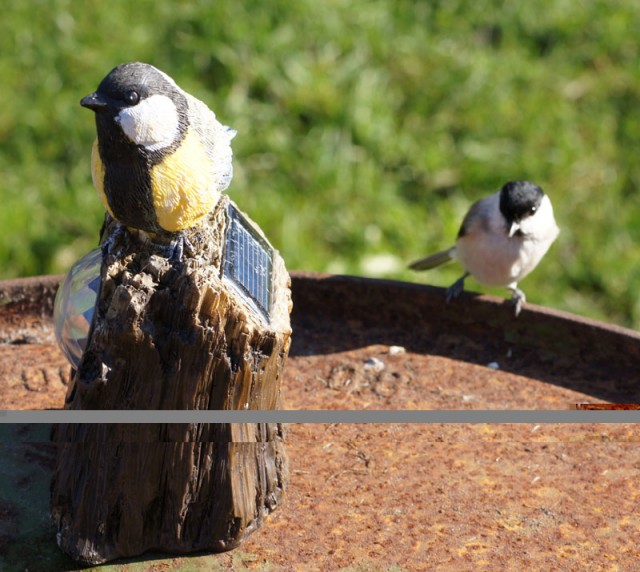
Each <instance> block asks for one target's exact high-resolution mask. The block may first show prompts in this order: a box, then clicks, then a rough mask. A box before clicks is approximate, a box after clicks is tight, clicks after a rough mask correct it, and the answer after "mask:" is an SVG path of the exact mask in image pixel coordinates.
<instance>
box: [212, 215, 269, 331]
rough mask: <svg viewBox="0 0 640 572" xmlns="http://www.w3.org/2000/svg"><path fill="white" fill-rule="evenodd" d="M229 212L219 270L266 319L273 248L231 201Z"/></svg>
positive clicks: (267, 316) (267, 315)
mask: <svg viewBox="0 0 640 572" xmlns="http://www.w3.org/2000/svg"><path fill="white" fill-rule="evenodd" d="M228 212H229V225H228V227H227V237H226V243H225V253H224V263H223V270H222V274H223V276H224V277H225V278H227V279H228V280H230V281H231V282H232V283H233V284H234V285H235V286H236V287H237V288H238V289H239V290H240V292H241V293H242V294H244V296H245V297H246V298H247V299H248V301H249V302H250V303H251V305H253V306H255V307H256V308H257V309H258V311H259V312H261V313H262V315H263V316H264V317H265V318H266V319H267V321H269V318H270V313H271V289H272V288H271V278H272V274H273V248H272V247H271V245H270V244H269V243H268V242H267V241H266V240H264V239H263V238H262V237H261V236H260V235H259V234H258V233H257V232H256V231H255V230H254V229H253V228H252V226H251V225H250V224H249V223H248V221H247V220H246V219H245V218H244V216H242V213H241V212H240V211H239V210H238V209H237V208H235V206H234V205H232V204H230V205H229V211H228Z"/></svg>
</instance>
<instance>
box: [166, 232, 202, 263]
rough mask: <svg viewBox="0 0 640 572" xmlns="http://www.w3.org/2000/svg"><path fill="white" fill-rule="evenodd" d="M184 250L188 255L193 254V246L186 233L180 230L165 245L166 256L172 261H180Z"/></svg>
mask: <svg viewBox="0 0 640 572" xmlns="http://www.w3.org/2000/svg"><path fill="white" fill-rule="evenodd" d="M185 252H186V253H187V254H188V255H189V256H194V254H195V247H194V246H193V244H192V243H191V241H190V240H189V239H188V238H187V237H186V235H185V234H184V233H182V232H180V233H178V234H177V235H176V237H175V239H173V240H172V241H171V242H170V243H169V244H168V245H167V246H166V256H167V258H168V259H170V260H171V261H172V262H182V258H183V256H184V253H185Z"/></svg>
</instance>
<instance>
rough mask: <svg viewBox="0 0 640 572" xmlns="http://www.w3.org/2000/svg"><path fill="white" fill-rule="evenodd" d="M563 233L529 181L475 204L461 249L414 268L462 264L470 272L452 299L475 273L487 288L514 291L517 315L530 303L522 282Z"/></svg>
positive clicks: (449, 296)
mask: <svg viewBox="0 0 640 572" xmlns="http://www.w3.org/2000/svg"><path fill="white" fill-rule="evenodd" d="M559 232H560V231H559V229H558V226H557V225H556V221H555V218H554V216H553V207H552V206H551V201H550V200H549V197H548V196H547V195H546V194H545V193H544V191H543V190H542V189H541V188H540V187H539V186H538V185H535V184H533V183H530V182H529V181H511V182H509V183H507V184H505V185H504V186H503V187H502V189H500V191H498V192H497V193H494V194H492V195H489V196H487V197H484V198H482V199H480V200H479V201H477V202H476V203H474V204H473V205H472V206H471V208H470V209H469V212H467V214H466V216H465V217H464V220H463V221H462V226H461V227H460V231H459V232H458V238H457V240H456V244H455V246H452V247H451V248H448V249H447V250H443V251H441V252H437V253H435V254H432V255H431V256H427V257H426V258H422V259H420V260H417V261H415V262H413V263H412V264H411V265H410V266H409V268H412V269H413V270H428V269H430V268H434V267H436V266H439V265H441V264H444V263H445V262H449V261H450V260H457V261H458V262H460V263H461V264H462V266H463V268H464V270H465V272H464V274H463V275H462V277H461V278H459V279H458V280H457V281H456V282H455V283H454V284H453V285H452V286H451V287H450V288H449V289H448V290H447V301H450V300H452V299H453V298H455V297H457V296H459V295H460V293H461V292H462V291H463V289H464V280H465V278H466V277H467V276H469V275H472V276H473V277H474V278H476V279H477V280H478V282H480V283H482V284H485V285H487V286H505V287H507V288H509V289H510V290H511V291H512V293H513V295H512V302H513V304H514V305H515V313H516V316H517V315H518V314H519V313H520V310H521V308H522V304H523V303H524V302H525V301H526V298H525V295H524V292H523V291H522V290H520V289H519V288H518V282H519V281H520V280H522V279H523V278H524V277H525V276H526V275H527V274H529V273H530V272H531V271H532V270H533V269H534V268H535V267H536V266H537V265H538V263H539V262H540V260H542V257H543V256H544V255H545V254H546V252H547V250H549V247H550V246H551V244H552V243H553V241H554V240H555V239H556V237H557V236H558V233H559Z"/></svg>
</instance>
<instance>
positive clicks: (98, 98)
mask: <svg viewBox="0 0 640 572" xmlns="http://www.w3.org/2000/svg"><path fill="white" fill-rule="evenodd" d="M80 105H82V107H87V108H88V109H93V111H100V110H102V109H104V108H105V107H107V105H108V102H107V100H106V99H105V98H104V97H103V96H102V95H100V94H99V93H97V92H96V93H90V94H89V95H87V96H86V97H83V98H82V99H81V100H80Z"/></svg>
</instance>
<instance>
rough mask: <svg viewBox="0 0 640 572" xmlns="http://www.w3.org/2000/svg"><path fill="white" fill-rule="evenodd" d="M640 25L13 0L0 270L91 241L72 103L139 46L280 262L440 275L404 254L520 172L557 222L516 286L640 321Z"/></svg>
mask: <svg viewBox="0 0 640 572" xmlns="http://www.w3.org/2000/svg"><path fill="white" fill-rule="evenodd" d="M639 29H640V4H638V3H636V2H631V1H624V2H623V1H617V2H616V1H613V0H612V1H607V2H605V1H595V0H594V1H593V2H582V3H578V2H572V1H569V0H557V1H545V2H529V3H523V2H510V3H503V2H488V1H482V0H480V1H479V0H475V1H471V0H469V1H458V2H456V1H447V2H436V1H433V2H414V1H397V2H392V1H385V2H381V1H377V2H376V1H367V2H364V1H346V0H345V1H340V0H326V1H325V2H316V1H312V0H299V1H297V2H287V1H284V0H281V1H271V2H264V3H258V2H248V1H234V2H210V1H201V2H189V3H187V2H168V1H167V2H151V1H148V0H139V1H138V2H123V1H120V0H112V1H111V2H98V1H97V0H96V1H88V2H82V3H80V2H72V1H71V0H47V1H41V2H37V1H30V2H23V1H18V0H8V2H5V6H4V8H3V14H2V18H1V19H0V54H2V55H1V56H0V83H1V85H2V89H1V90H0V176H1V181H2V183H1V185H0V198H1V201H2V206H1V207H0V278H10V277H15V276H26V275H33V274H43V273H60V272H63V271H65V270H66V269H67V268H68V267H69V265H70V264H71V263H72V262H73V261H74V260H75V259H76V258H78V257H79V256H81V255H82V254H83V253H84V252H86V251H87V250H89V249H90V248H91V247H92V246H93V245H94V244H95V242H96V240H97V235H98V230H99V227H100V224H101V219H102V213H103V209H102V206H101V204H100V202H99V200H98V197H97V194H96V193H95V191H94V190H93V188H92V185H91V178H90V172H89V154H90V146H91V142H92V139H93V137H94V123H93V118H92V116H91V113H90V112H89V111H87V110H85V109H82V108H81V107H80V106H79V105H78V101H79V100H80V98H81V97H82V96H83V95H85V94H87V93H89V92H90V91H93V90H94V89H95V88H96V86H97V84H98V83H99V81H100V80H101V79H102V77H103V76H104V75H105V74H106V73H107V72H108V71H109V70H110V69H111V68H112V67H114V66H115V65H117V64H118V63H121V62H124V61H132V60H141V61H147V62H149V63H152V64H154V65H156V66H157V67H159V68H160V69H162V70H164V71H166V72H167V73H168V74H169V75H171V76H172V77H173V78H174V79H175V80H176V81H177V82H178V83H179V84H180V85H181V86H182V87H183V88H184V89H186V90H187V91H190V92H191V93H193V94H194V95H196V96H197V97H199V98H201V99H203V100H204V101H205V102H206V103H208V104H209V106H210V107H211V108H212V109H214V110H215V112H216V114H217V115H218V117H219V118H220V119H221V120H222V121H223V122H224V123H227V124H228V125H231V126H233V127H234V128H236V129H237V130H238V136H237V137H236V139H234V153H235V170H236V175H235V178H234V180H233V182H232V184H231V187H230V189H229V194H230V195H231V197H232V198H233V199H234V200H235V201H236V202H237V203H238V205H239V206H240V207H241V208H242V209H244V210H245V211H246V212H247V213H248V214H249V215H250V216H251V217H252V218H253V219H254V220H256V222H258V224H260V226H261V227H262V228H263V230H264V231H265V232H266V234H267V236H268V237H269V238H270V240H271V241H272V242H273V243H274V245H275V246H276V247H277V248H279V249H280V251H281V253H282V254H283V256H284V258H285V261H286V262H287V265H288V268H289V269H305V270H314V271H329V272H340V273H353V274H363V275H370V276H387V277H393V278H400V279H403V280H420V281H428V282H430V283H433V284H438V285H448V284H450V283H451V282H453V280H454V279H455V278H457V276H458V275H459V274H460V269H459V268H458V267H456V266H455V265H452V266H450V267H446V268H443V269H441V270H435V271H432V272H431V273H429V274H420V275H415V274H413V273H411V272H409V271H407V270H405V267H406V264H407V263H408V262H410V261H411V260H413V259H414V258H417V257H419V256H422V255H424V254H427V253H428V252H430V251H432V250H435V249H439V248H444V247H446V246H449V245H450V244H451V243H452V241H453V239H454V237H455V235H456V232H457V230H458V226H459V223H460V220H461V217H462V216H463V214H464V212H465V210H466V208H467V207H468V206H469V205H470V204H471V202H472V201H474V200H476V199H477V198H479V197H480V196H482V195H484V194H487V193H489V192H492V191H494V190H496V189H497V188H498V187H499V186H500V185H502V184H503V183H504V182H505V181H507V180H510V179H530V180H533V181H535V182H537V183H538V184H540V185H541V186H542V187H543V188H544V189H545V190H546V191H547V192H548V193H549V195H550V196H551V198H552V200H553V203H554V205H555V210H556V215H557V219H558V222H559V224H560V226H561V227H562V233H561V235H560V237H559V239H558V241H557V242H556V244H555V245H554V246H553V247H552V249H551V251H550V252H549V254H548V255H547V257H546V258H545V259H544V261H543V262H542V263H541V265H540V267H539V268H538V269H537V270H536V271H535V272H534V273H533V274H532V275H531V276H530V277H528V278H527V279H526V280H524V281H523V282H522V287H523V289H524V290H525V291H526V292H527V296H528V299H529V300H530V301H531V302H535V303H540V304H544V305H548V306H553V307H557V308H561V309H564V310H568V311H571V312H576V313H580V314H584V315H589V316H593V317H596V318H600V319H604V320H607V321H610V322H615V323H619V324H622V325H626V326H631V327H635V328H640V296H639V294H638V293H639V292H640V246H639V245H640V201H639V196H638V195H639V190H638V189H639V185H640V161H639V160H638V154H639V153H640V105H639V103H640V65H639V62H640V53H639V52H640V42H638V39H637V30H639ZM468 287H470V288H473V289H480V287H479V286H478V285H477V284H475V283H474V282H473V281H469V284H468ZM491 292H492V293H498V294H500V295H504V294H506V293H505V292H502V291H500V290H492V291H491Z"/></svg>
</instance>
